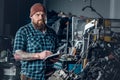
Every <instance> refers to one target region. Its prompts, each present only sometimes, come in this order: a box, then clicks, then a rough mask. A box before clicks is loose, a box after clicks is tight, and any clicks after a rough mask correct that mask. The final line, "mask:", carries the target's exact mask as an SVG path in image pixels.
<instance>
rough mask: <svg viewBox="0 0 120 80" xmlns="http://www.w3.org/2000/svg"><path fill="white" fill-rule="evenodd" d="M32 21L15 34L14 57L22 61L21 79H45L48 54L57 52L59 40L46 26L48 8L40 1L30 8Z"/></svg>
mask: <svg viewBox="0 0 120 80" xmlns="http://www.w3.org/2000/svg"><path fill="white" fill-rule="evenodd" d="M30 19H31V23H29V24H27V25H25V26H23V27H21V28H20V29H19V30H18V31H17V33H16V36H15V42H14V49H13V53H14V58H15V59H16V60H20V61H21V80H45V69H46V68H45V67H46V66H45V62H44V59H45V58H46V57H47V56H50V55H51V54H53V53H55V50H56V48H58V46H57V45H58V40H57V36H56V33H55V31H54V30H52V29H50V28H49V27H47V26H46V24H45V22H46V10H45V7H44V6H43V5H42V4H40V3H35V4H34V5H33V6H32V7H31V9H30Z"/></svg>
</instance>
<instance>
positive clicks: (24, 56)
mask: <svg viewBox="0 0 120 80" xmlns="http://www.w3.org/2000/svg"><path fill="white" fill-rule="evenodd" d="M36 54H37V53H27V52H24V51H21V50H20V51H16V52H15V54H14V58H15V59H16V60H36V59H40V55H36Z"/></svg>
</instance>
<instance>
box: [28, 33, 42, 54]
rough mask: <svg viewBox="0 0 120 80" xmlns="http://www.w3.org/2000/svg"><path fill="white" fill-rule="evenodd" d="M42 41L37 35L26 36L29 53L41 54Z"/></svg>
mask: <svg viewBox="0 0 120 80" xmlns="http://www.w3.org/2000/svg"><path fill="white" fill-rule="evenodd" d="M41 40H42V39H41V38H40V37H39V36H37V35H34V36H33V35H31V34H29V35H28V36H27V47H28V50H29V51H31V52H41V51H42V43H41V42H42V41H41Z"/></svg>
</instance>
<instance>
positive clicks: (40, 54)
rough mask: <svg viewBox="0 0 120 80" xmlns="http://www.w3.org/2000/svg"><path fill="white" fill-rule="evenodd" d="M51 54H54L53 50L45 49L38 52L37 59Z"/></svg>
mask: <svg viewBox="0 0 120 80" xmlns="http://www.w3.org/2000/svg"><path fill="white" fill-rule="evenodd" d="M51 54H52V52H51V51H48V50H45V51H43V52H41V53H36V54H35V57H36V58H37V59H45V58H46V57H47V56H50V55H51Z"/></svg>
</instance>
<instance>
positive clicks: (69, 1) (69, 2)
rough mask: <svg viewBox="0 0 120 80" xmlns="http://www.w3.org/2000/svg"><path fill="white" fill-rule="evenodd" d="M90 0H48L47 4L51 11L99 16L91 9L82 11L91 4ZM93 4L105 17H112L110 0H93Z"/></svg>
mask: <svg viewBox="0 0 120 80" xmlns="http://www.w3.org/2000/svg"><path fill="white" fill-rule="evenodd" d="M89 1H90V0H46V6H47V8H48V10H49V11H51V10H55V11H57V12H59V11H63V12H65V13H69V12H71V13H72V14H74V15H77V16H81V15H82V16H87V17H99V16H98V15H96V14H95V13H94V12H92V11H91V10H90V9H86V10H85V11H82V8H83V7H85V6H87V5H89ZM92 5H93V7H94V8H95V9H96V11H97V12H99V13H100V14H101V15H102V16H103V17H104V18H109V17H110V0H93V3H92Z"/></svg>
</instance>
